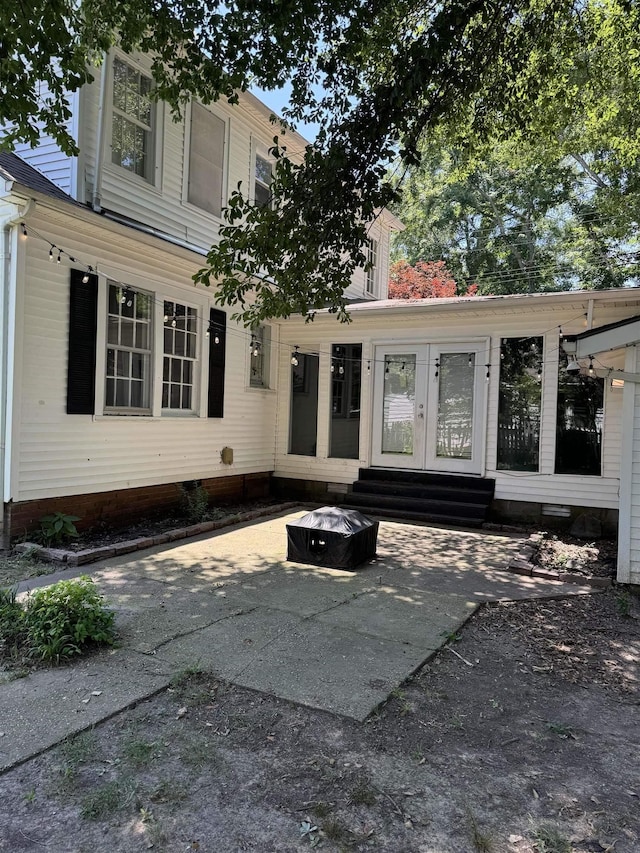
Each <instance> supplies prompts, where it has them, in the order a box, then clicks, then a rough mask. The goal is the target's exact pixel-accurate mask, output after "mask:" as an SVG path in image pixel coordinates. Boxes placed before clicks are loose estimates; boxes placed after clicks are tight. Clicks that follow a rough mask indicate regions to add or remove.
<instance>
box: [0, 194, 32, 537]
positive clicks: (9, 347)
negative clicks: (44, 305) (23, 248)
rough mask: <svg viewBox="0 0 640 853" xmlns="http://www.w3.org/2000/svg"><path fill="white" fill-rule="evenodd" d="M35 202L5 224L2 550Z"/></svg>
mask: <svg viewBox="0 0 640 853" xmlns="http://www.w3.org/2000/svg"><path fill="white" fill-rule="evenodd" d="M33 204H34V202H33V199H30V200H29V201H28V202H27V204H26V205H25V206H24V207H23V208H22V210H19V211H18V213H17V215H15V216H12V217H11V218H8V219H6V220H4V222H3V223H2V253H1V256H0V318H1V325H0V484H1V486H2V499H1V501H0V550H2V549H3V548H5V547H7V546H8V536H7V535H6V531H5V519H4V506H5V504H6V503H8V502H9V501H10V500H11V497H12V487H13V484H12V481H11V463H12V436H13V429H12V422H13V404H14V376H15V346H16V339H15V334H16V297H17V258H16V255H17V242H18V226H19V224H20V223H21V222H22V221H24V219H25V218H26V217H27V216H28V214H29V213H30V212H31V209H32V207H33Z"/></svg>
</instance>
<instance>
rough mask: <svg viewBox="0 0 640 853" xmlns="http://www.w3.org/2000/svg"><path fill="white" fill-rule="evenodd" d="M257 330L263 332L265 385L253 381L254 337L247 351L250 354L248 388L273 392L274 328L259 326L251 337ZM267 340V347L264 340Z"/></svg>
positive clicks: (266, 324)
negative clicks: (252, 344)
mask: <svg viewBox="0 0 640 853" xmlns="http://www.w3.org/2000/svg"><path fill="white" fill-rule="evenodd" d="M256 329H262V330H263V337H262V341H261V347H262V349H263V356H262V357H263V369H262V378H263V381H264V384H263V385H257V384H254V383H253V382H252V381H251V371H252V369H253V357H254V356H253V352H252V349H253V348H252V346H251V343H252V341H253V337H251V338H250V339H249V346H248V347H247V350H248V352H249V356H248V365H247V388H249V389H251V391H273V374H272V367H273V358H272V350H273V347H272V343H273V326H272V325H271V324H270V323H260V324H259V325H258V326H254V328H253V329H252V330H251V335H255V332H256ZM265 336H266V338H267V342H266V345H265V343H264V338H265Z"/></svg>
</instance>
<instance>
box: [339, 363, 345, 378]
mask: <svg viewBox="0 0 640 853" xmlns="http://www.w3.org/2000/svg"><path fill="white" fill-rule="evenodd" d="M338 373H339V374H340V376H342V375H343V374H344V367H343V366H342V365H340V367H339V368H338Z"/></svg>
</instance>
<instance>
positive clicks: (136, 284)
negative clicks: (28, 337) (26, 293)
mask: <svg viewBox="0 0 640 853" xmlns="http://www.w3.org/2000/svg"><path fill="white" fill-rule="evenodd" d="M114 272H115V270H114ZM110 282H115V284H116V285H120V284H121V283H122V284H124V285H125V286H128V287H130V288H131V289H132V290H136V291H140V292H144V293H147V294H149V295H150V296H151V299H152V306H153V307H152V322H151V330H150V335H151V357H150V390H149V395H150V406H149V408H148V409H122V408H120V409H116V408H107V406H106V371H107V347H108V346H109V344H108V342H107V323H108V316H109V310H108V309H109V284H110ZM165 301H168V302H174V303H176V302H177V303H178V304H180V305H186V306H188V307H190V308H194V309H195V310H196V311H197V316H198V325H197V340H196V358H195V359H194V362H195V367H194V370H195V373H194V383H193V394H192V401H193V403H194V405H193V407H192V408H191V409H183V410H181V409H163V408H162V383H163V359H164V355H165V353H164V331H163V329H164V303H165ZM213 304H214V303H213V302H212V301H211V300H210V299H208V298H206V297H205V298H203V299H197V298H196V299H194V298H193V295H192V294H191V293H189V294H187V293H185V291H184V290H182V289H181V288H180V287H176V286H175V285H171V284H168V283H165V282H162V281H159V280H157V279H152V278H149V279H148V280H145V281H141V280H140V279H139V278H138V277H137V276H136V275H127V274H126V272H124V271H123V274H122V276H119V277H118V278H115V276H112V275H110V276H106V275H104V274H100V275H99V277H98V316H97V330H96V353H97V358H96V374H95V375H96V381H95V406H94V411H95V415H94V418H99V419H102V418H109V419H112V418H113V419H118V418H123V419H125V420H126V419H130V418H144V419H146V420H149V419H153V420H167V419H171V418H189V419H194V418H198V419H199V418H204V419H206V418H207V417H208V414H207V408H208V397H207V395H208V383H209V362H208V352H207V344H208V340H209V339H208V338H207V337H206V330H207V328H208V318H209V311H210V307H211V306H212V305H213Z"/></svg>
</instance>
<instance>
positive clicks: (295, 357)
mask: <svg viewBox="0 0 640 853" xmlns="http://www.w3.org/2000/svg"><path fill="white" fill-rule="evenodd" d="M299 349H300V347H299V346H295V345H294V347H293V350H294V351H293V352H292V353H291V364H292V365H293V366H294V367H297V366H298V355H299V352H298V350H299Z"/></svg>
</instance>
